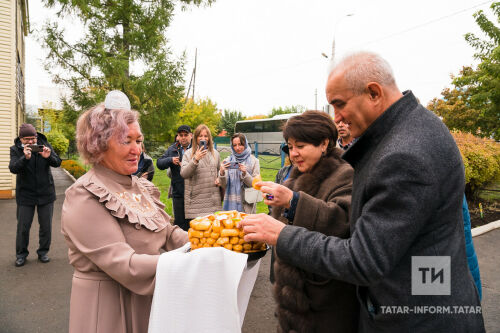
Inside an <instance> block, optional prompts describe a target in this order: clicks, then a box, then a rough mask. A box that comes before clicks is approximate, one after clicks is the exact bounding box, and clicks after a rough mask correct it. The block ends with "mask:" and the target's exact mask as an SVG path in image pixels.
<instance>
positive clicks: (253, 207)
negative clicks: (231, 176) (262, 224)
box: [219, 155, 260, 214]
mask: <svg viewBox="0 0 500 333" xmlns="http://www.w3.org/2000/svg"><path fill="white" fill-rule="evenodd" d="M250 156H251V160H252V162H251V163H252V166H251V168H247V172H246V173H245V176H244V177H243V176H240V179H241V204H242V206H243V211H244V212H245V213H247V214H255V212H256V211H257V204H256V203H253V204H250V203H247V202H246V201H245V188H251V187H252V180H253V178H254V177H255V176H257V175H259V174H260V162H259V159H258V158H256V157H255V156H253V155H250ZM227 175H228V172H227V170H226V172H224V176H221V175H220V171H219V181H220V184H221V186H222V187H224V188H225V187H226V185H227ZM226 194H227V193H226Z"/></svg>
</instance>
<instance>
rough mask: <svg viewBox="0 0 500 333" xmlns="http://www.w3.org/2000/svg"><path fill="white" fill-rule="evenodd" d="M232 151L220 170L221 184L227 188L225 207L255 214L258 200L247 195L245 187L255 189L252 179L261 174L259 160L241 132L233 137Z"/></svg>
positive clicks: (225, 208)
mask: <svg viewBox="0 0 500 333" xmlns="http://www.w3.org/2000/svg"><path fill="white" fill-rule="evenodd" d="M231 152H232V154H231V155H230V156H229V158H227V159H226V160H224V162H223V163H222V165H221V167H220V171H219V181H220V184H221V186H222V187H224V188H226V191H225V195H224V206H223V209H224V210H237V211H238V212H245V213H249V214H255V212H256V206H257V201H256V200H255V198H247V197H245V189H251V190H254V189H253V188H252V180H253V179H254V177H255V176H257V175H260V164H259V160H258V159H257V158H255V156H253V155H252V150H251V149H250V146H249V145H248V142H247V138H246V137H245V135H243V134H241V133H235V134H234V135H233V136H232V137H231ZM247 191H248V190H247ZM254 191H255V190H254ZM259 198H260V195H259Z"/></svg>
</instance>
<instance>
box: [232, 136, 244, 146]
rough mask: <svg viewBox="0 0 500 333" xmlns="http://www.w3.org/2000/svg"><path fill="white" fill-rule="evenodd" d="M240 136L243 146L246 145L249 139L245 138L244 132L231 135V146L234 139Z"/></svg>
mask: <svg viewBox="0 0 500 333" xmlns="http://www.w3.org/2000/svg"><path fill="white" fill-rule="evenodd" d="M236 138H239V139H240V143H241V144H242V145H243V147H245V146H246V143H247V139H246V138H245V135H243V133H234V134H233V136H231V146H232V145H233V140H234V139H236Z"/></svg>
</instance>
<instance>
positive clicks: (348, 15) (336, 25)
mask: <svg viewBox="0 0 500 333" xmlns="http://www.w3.org/2000/svg"><path fill="white" fill-rule="evenodd" d="M353 15H354V13H349V14H346V15H344V16H342V17H341V18H340V19H339V20H338V21H337V23H335V30H334V31H333V41H332V55H331V57H330V61H333V59H334V58H335V35H336V34H337V27H338V26H339V23H340V21H342V20H343V19H344V18H346V17H350V16H353ZM323 56H324V57H325V58H328V57H327V56H326V54H324V53H323Z"/></svg>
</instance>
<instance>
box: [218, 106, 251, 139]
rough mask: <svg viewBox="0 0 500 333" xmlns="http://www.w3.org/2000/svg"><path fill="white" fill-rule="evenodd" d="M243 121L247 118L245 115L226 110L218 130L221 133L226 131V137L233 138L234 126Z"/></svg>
mask: <svg viewBox="0 0 500 333" xmlns="http://www.w3.org/2000/svg"><path fill="white" fill-rule="evenodd" d="M243 119H245V117H243V114H242V113H241V112H240V111H233V110H224V114H223V115H222V117H221V119H220V122H219V125H218V128H217V130H218V131H219V133H220V132H222V131H223V130H226V131H227V134H226V136H227V137H231V136H233V134H234V124H236V122H237V121H239V120H243Z"/></svg>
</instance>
